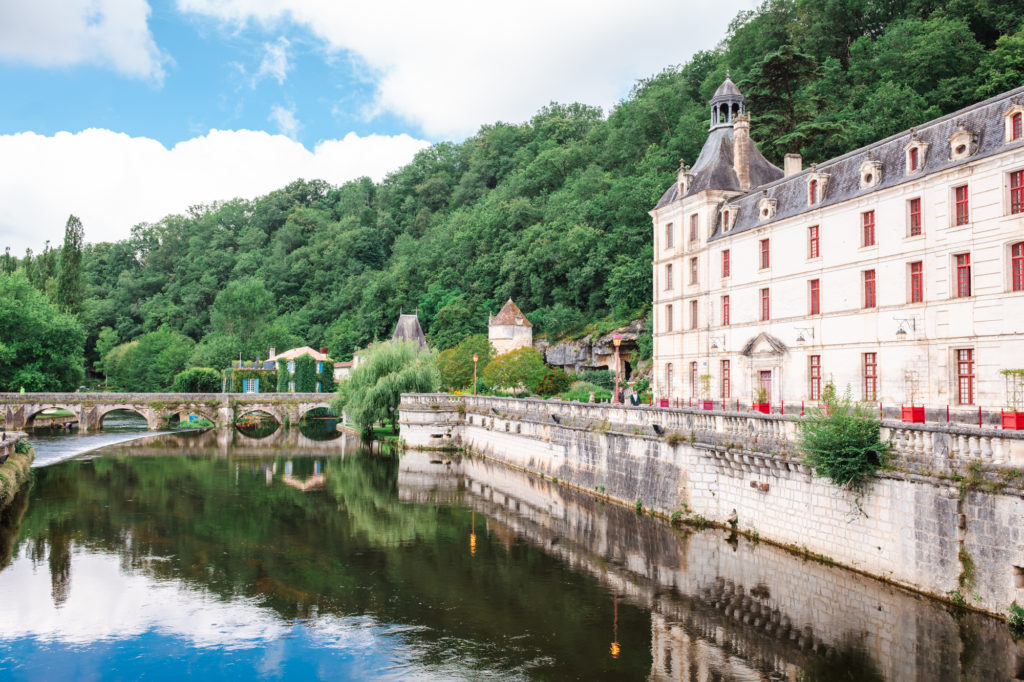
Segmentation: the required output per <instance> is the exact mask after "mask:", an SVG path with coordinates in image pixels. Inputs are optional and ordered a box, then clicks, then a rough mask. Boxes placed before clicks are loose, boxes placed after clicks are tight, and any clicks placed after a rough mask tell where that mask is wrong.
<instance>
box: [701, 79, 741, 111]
mask: <svg viewBox="0 0 1024 682" xmlns="http://www.w3.org/2000/svg"><path fill="white" fill-rule="evenodd" d="M746 101H747V98H746V97H744V96H743V93H742V92H740V89H739V88H738V87H736V84H735V83H733V82H732V79H731V78H730V77H729V76H726V77H725V80H724V81H722V84H721V85H719V86H718V89H717V90H715V96H714V97H712V98H711V102H710V104H712V105H715V104H718V103H720V102H742V103H746Z"/></svg>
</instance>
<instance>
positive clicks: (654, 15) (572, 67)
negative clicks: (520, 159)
mask: <svg viewBox="0 0 1024 682" xmlns="http://www.w3.org/2000/svg"><path fill="white" fill-rule="evenodd" d="M755 5H756V2H754V1H752V0H726V1H724V2H720V3H715V4H713V5H711V4H708V3H690V2H684V3H679V2H672V1H670V0H634V1H633V2H631V3H622V2H617V1H611V0H590V1H589V2H583V1H582V0H564V1H557V0H556V1H554V2H552V1H551V0H521V1H520V2H517V3H516V4H514V5H507V4H505V5H501V4H497V3H494V4H487V3H481V2H479V0H477V1H476V2H472V1H469V0H433V1H432V2H430V3H423V2H412V1H409V0H377V1H376V2H374V3H351V2H343V1H341V0H337V1H333V0H33V2H31V3H19V2H5V3H0V101H3V103H4V105H3V106H2V107H0V247H2V246H10V247H11V249H12V252H14V253H16V254H19V255H20V254H21V253H23V252H24V249H25V248H26V247H29V248H32V249H33V250H35V251H38V250H39V249H41V248H42V246H43V242H44V240H46V239H50V240H51V241H53V242H59V241H60V240H61V239H62V235H63V225H64V222H65V220H66V219H67V216H68V214H70V213H74V214H76V215H78V216H79V217H80V218H81V219H82V221H83V223H84V225H85V232H86V240H87V241H102V240H110V239H119V238H124V237H126V236H127V235H128V234H129V231H130V228H131V227H132V225H135V224H137V223H139V222H144V221H149V222H153V221H157V220H159V219H161V218H162V217H163V216H165V215H167V214H170V213H175V212H181V211H184V210H186V209H187V208H188V207H189V206H191V205H194V204H200V203H209V202H213V201H217V200H226V199H231V198H233V197H236V196H241V197H254V196H258V195H260V194H264V193H266V192H268V191H271V190H273V189H275V188H278V187H282V186H284V185H285V184H287V183H288V182H290V181H291V180H294V179H295V178H297V177H305V178H312V177H318V178H322V179H324V180H327V181H329V182H332V183H334V184H340V183H342V182H345V181H347V180H350V179H353V178H356V177H359V176H361V175H368V176H370V177H372V178H374V179H375V180H379V179H381V178H382V177H383V176H384V175H385V174H386V173H388V172H390V171H392V170H396V169H397V168H399V167H401V166H402V165H403V164H405V163H407V162H408V161H409V160H410V159H411V158H412V156H413V155H414V154H415V153H416V151H418V150H419V149H422V148H424V147H425V146H427V145H428V144H430V143H433V142H437V141H440V140H460V139H463V138H465V137H466V136H468V135H471V134H473V133H474V132H475V131H476V130H477V129H478V128H479V126H480V125H482V124H485V123H490V122H493V121H496V120H503V121H510V122H519V121H523V120H526V119H528V118H529V117H530V116H531V115H532V114H533V113H534V112H535V111H536V110H537V109H538V108H540V107H542V106H544V105H545V104H547V103H548V102H550V101H561V102H570V101H581V102H586V103H588V104H593V105H598V106H602V107H604V108H605V110H606V111H607V110H609V109H610V108H611V107H612V106H614V104H615V103H616V102H617V101H619V100H620V99H621V98H622V97H624V96H625V95H626V94H627V93H628V92H629V89H630V88H631V87H632V85H633V83H634V82H635V80H636V79H638V78H643V77H646V76H649V75H651V74H653V73H656V72H658V71H660V70H661V69H663V68H664V67H666V66H668V65H671V64H676V63H681V62H683V61H686V60H687V59H688V58H689V57H690V56H691V55H692V54H693V53H694V52H696V51H697V50H700V49H712V48H713V47H714V46H715V44H716V43H717V42H718V41H719V40H721V39H722V38H723V37H724V35H725V31H726V27H727V25H728V22H729V21H730V20H731V19H732V18H733V17H734V16H735V15H736V13H737V12H738V11H740V10H748V9H751V8H752V7H754V6H755Z"/></svg>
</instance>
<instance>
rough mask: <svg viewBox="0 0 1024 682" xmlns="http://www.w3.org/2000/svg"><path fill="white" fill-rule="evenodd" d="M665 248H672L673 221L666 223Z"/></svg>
mask: <svg viewBox="0 0 1024 682" xmlns="http://www.w3.org/2000/svg"><path fill="white" fill-rule="evenodd" d="M665 248H666V249H671V248H672V223H665Z"/></svg>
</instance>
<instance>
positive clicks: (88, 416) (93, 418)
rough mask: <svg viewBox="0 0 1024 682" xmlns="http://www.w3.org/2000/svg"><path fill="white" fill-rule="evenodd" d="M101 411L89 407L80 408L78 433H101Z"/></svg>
mask: <svg viewBox="0 0 1024 682" xmlns="http://www.w3.org/2000/svg"><path fill="white" fill-rule="evenodd" d="M99 415H100V411H99V409H97V408H95V407H88V406H86V405H82V406H81V407H79V408H78V431H79V433H89V432H90V431H99V428H100V416H99Z"/></svg>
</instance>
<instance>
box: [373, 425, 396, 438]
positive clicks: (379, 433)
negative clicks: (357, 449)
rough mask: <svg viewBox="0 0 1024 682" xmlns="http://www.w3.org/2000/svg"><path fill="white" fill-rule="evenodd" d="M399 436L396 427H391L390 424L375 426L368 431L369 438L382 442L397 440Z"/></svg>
mask: <svg viewBox="0 0 1024 682" xmlns="http://www.w3.org/2000/svg"><path fill="white" fill-rule="evenodd" d="M399 437H400V436H399V435H398V429H393V428H391V426H385V427H384V428H376V429H372V430H371V431H370V440H379V441H384V442H387V441H398V439H399Z"/></svg>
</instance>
